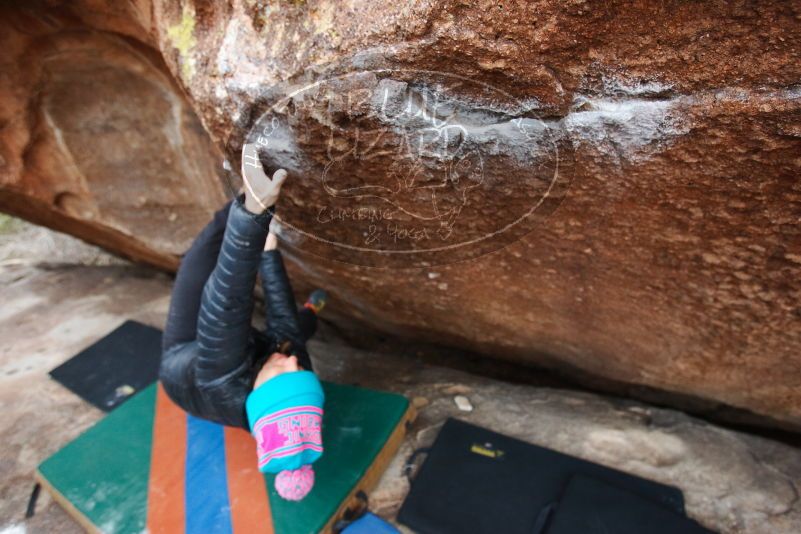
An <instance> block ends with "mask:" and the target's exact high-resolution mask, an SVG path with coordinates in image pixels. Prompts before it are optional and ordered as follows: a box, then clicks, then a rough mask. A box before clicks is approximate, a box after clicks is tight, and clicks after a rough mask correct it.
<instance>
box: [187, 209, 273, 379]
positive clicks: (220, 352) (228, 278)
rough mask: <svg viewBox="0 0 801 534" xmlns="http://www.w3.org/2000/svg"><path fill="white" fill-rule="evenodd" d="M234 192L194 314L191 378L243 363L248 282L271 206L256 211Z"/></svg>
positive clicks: (251, 279) (228, 370) (248, 316)
mask: <svg viewBox="0 0 801 534" xmlns="http://www.w3.org/2000/svg"><path fill="white" fill-rule="evenodd" d="M243 199H244V195H240V196H239V197H238V198H237V199H236V200H235V201H234V202H233V203H232V204H231V209H230V211H229V212H228V223H227V225H226V228H225V234H224V236H223V242H222V248H221V249H220V255H219V257H218V258H217V264H216V266H215V268H214V270H213V271H212V273H211V275H210V276H209V279H208V281H207V282H206V285H205V286H204V288H203V296H202V299H201V305H200V313H199V314H198V324H197V342H198V361H197V364H196V379H197V380H198V381H199V382H200V383H210V382H213V381H215V380H216V379H219V378H221V377H223V376H224V375H228V374H230V373H232V372H234V371H237V370H239V369H242V368H244V367H245V366H246V365H248V364H249V361H248V345H249V343H250V328H251V326H250V323H251V317H252V314H253V287H254V285H255V282H256V274H257V272H258V269H259V261H260V259H261V253H262V250H263V248H264V242H265V240H266V239H267V232H268V229H269V226H270V220H271V219H272V215H273V212H274V210H273V209H272V208H271V209H269V210H267V211H265V212H264V213H262V214H259V215H256V214H253V213H251V212H249V211H247V210H246V209H245V207H244V204H243Z"/></svg>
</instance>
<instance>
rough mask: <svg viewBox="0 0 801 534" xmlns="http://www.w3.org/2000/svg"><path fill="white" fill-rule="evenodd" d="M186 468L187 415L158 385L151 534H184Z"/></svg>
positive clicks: (149, 520)
mask: <svg viewBox="0 0 801 534" xmlns="http://www.w3.org/2000/svg"><path fill="white" fill-rule="evenodd" d="M185 467H186V412H184V411H183V410H182V409H181V408H180V407H178V405H176V404H175V403H174V402H172V400H170V398H169V397H168V396H167V393H165V392H164V387H163V386H162V385H161V383H159V384H158V391H157V393H156V417H155V420H154V422H153V449H152V452H151V457H150V484H149V487H148V492H147V530H148V533H149V534H157V533H161V532H163V533H165V534H181V533H183V532H184V531H185V525H186V513H185V509H184V490H185V488H184V486H185V478H186V477H185Z"/></svg>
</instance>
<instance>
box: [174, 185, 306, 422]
mask: <svg viewBox="0 0 801 534" xmlns="http://www.w3.org/2000/svg"><path fill="white" fill-rule="evenodd" d="M242 200H243V196H240V197H239V198H237V199H236V200H235V201H234V202H233V203H232V205H231V208H230V211H229V214H228V222H227V225H226V229H225V234H224V237H223V241H222V247H221V249H220V254H219V257H218V260H217V265H216V267H215V269H214V271H213V272H212V274H211V275H210V276H209V279H208V281H207V283H206V285H205V288H204V290H203V294H202V298H201V306H200V313H199V315H198V322H197V338H196V339H195V340H193V341H189V342H185V343H176V344H173V345H172V346H170V347H165V348H164V352H163V355H162V360H161V368H160V372H159V378H160V380H161V382H162V384H163V385H164V389H165V391H166V392H167V395H168V396H169V397H170V398H171V399H172V400H173V401H174V402H175V403H176V404H178V405H179V406H181V407H182V408H183V409H184V410H186V411H187V412H189V413H191V414H193V415H196V416H198V417H202V418H204V419H208V420H211V421H215V422H218V423H222V424H225V425H230V426H238V427H242V428H245V429H248V430H249V425H248V421H247V416H246V413H245V401H246V399H247V396H248V394H249V393H250V392H251V391H252V389H253V383H254V381H255V378H256V374H257V373H258V371H259V370H260V369H261V366H262V365H263V363H264V361H265V360H266V359H267V358H268V357H269V355H270V354H272V353H273V352H276V351H279V350H280V351H281V352H285V353H288V354H295V355H297V356H298V363H299V364H300V365H302V366H303V367H304V368H305V369H308V370H313V369H312V364H311V360H310V359H309V355H308V353H307V352H306V348H305V340H304V339H303V338H302V335H301V333H300V329H299V328H298V319H297V308H296V305H295V299H294V297H293V295H292V288H291V286H290V284H289V278H288V277H287V274H286V269H285V267H284V263H283V260H282V258H281V253H280V252H279V251H278V250H270V251H263V250H262V249H263V246H264V241H265V238H266V236H267V232H268V229H269V224H270V220H271V218H272V214H273V213H272V210H268V211H266V212H264V213H263V214H261V215H255V214H252V213H250V212H248V211H247V210H246V209H245V208H244V205H243V202H242ZM256 272H258V273H259V274H260V276H261V281H262V287H263V289H264V298H265V304H266V308H267V310H268V313H269V327H268V331H266V332H261V331H259V330H257V329H255V328H254V327H253V326H251V319H252V314H253V307H254V298H253V286H254V283H255V277H256Z"/></svg>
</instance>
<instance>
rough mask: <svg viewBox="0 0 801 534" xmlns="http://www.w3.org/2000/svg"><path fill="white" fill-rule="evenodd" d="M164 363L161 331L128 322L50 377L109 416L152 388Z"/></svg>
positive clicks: (69, 361) (57, 369)
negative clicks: (121, 405) (147, 388)
mask: <svg viewBox="0 0 801 534" xmlns="http://www.w3.org/2000/svg"><path fill="white" fill-rule="evenodd" d="M160 362H161V330H159V329H158V328H153V327H152V326H147V325H144V324H142V323H138V322H136V321H125V322H124V323H123V324H121V325H120V326H119V327H117V328H115V329H114V330H112V331H111V332H110V333H109V334H107V335H106V336H105V337H103V338H101V339H100V340H98V341H97V342H95V343H93V344H92V345H90V346H89V347H87V348H85V349H84V350H82V351H81V352H80V353H78V354H77V355H75V356H73V357H72V358H70V359H69V360H67V361H66V362H64V363H63V364H61V365H59V366H58V367H56V368H55V369H53V370H52V371H50V376H51V377H53V379H55V380H56V381H58V382H60V383H61V384H63V385H64V386H65V387H66V388H68V389H69V390H71V391H72V392H73V393H75V394H76V395H78V396H79V397H81V398H82V399H84V400H86V401H88V402H90V403H92V404H93V405H95V406H97V407H98V408H100V409H101V410H103V411H106V412H108V411H111V410H113V409H114V408H116V407H117V406H119V405H120V404H122V403H123V402H124V401H125V400H127V399H128V398H129V397H130V396H131V395H133V394H134V393H136V392H137V391H139V390H141V389H143V388H145V387H147V386H148V385H150V384H152V383H153V382H154V381H155V380H156V379H157V378H158V373H159V363H160Z"/></svg>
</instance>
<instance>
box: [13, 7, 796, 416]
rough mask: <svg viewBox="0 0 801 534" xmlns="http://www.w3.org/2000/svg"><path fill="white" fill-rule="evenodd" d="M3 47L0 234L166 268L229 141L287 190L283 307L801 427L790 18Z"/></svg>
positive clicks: (235, 32) (727, 16) (669, 16)
mask: <svg viewBox="0 0 801 534" xmlns="http://www.w3.org/2000/svg"><path fill="white" fill-rule="evenodd" d="M2 21H3V22H2V24H3V26H4V27H3V32H2V34H0V35H2V37H0V39H2V40H3V44H4V47H3V50H4V52H3V54H2V59H1V61H2V62H3V72H4V73H5V76H4V77H3V78H2V79H0V101H1V102H3V103H4V106H3V107H2V111H0V112H2V117H0V121H2V122H1V124H3V129H2V131H0V156H1V157H2V161H0V164H1V167H0V168H2V171H3V175H2V188H0V208H2V209H3V210H5V211H10V212H12V213H15V214H18V215H22V216H23V217H26V218H28V219H31V220H33V221H35V222H39V223H44V224H48V225H50V226H53V227H56V228H59V229H61V230H63V231H67V232H70V233H73V234H75V235H78V236H80V237H82V238H84V239H87V240H90V241H93V242H95V243H99V244H102V245H103V246H105V247H107V248H109V249H111V250H114V251H116V252H118V253H121V254H124V255H127V256H128V257H133V258H135V259H139V260H143V261H146V262H149V263H152V264H155V265H158V266H161V267H165V268H174V266H175V264H176V254H177V253H180V252H181V251H182V250H183V249H184V248H185V247H186V246H187V245H188V243H189V241H190V240H191V238H192V236H193V235H194V233H195V232H197V231H198V230H199V228H200V227H201V226H202V224H203V221H204V219H205V218H206V217H207V216H208V214H209V212H210V211H211V210H212V209H213V207H215V206H217V205H219V203H220V202H221V200H222V198H223V197H224V196H225V195H226V194H227V195H229V196H230V195H231V194H232V191H233V187H236V186H237V185H238V184H237V183H236V182H235V181H234V182H232V183H230V184H229V183H228V181H227V180H226V179H221V178H220V174H218V172H217V170H216V165H217V164H218V163H219V161H220V159H221V158H222V157H225V158H226V159H227V161H228V164H229V168H233V169H236V168H238V166H239V164H240V162H239V159H238V152H239V149H240V147H241V145H242V143H243V141H244V140H245V139H246V138H248V137H249V139H250V140H251V141H254V142H260V143H261V144H262V145H263V146H264V147H265V149H264V150H263V151H262V155H261V156H262V161H263V162H264V163H265V164H266V165H269V166H272V167H275V166H283V167H285V168H287V169H288V170H289V171H290V176H291V178H290V180H291V182H289V183H288V186H287V187H286V191H285V195H284V197H283V198H282V200H281V206H280V215H281V222H282V224H281V225H280V227H279V230H280V234H281V236H282V238H283V245H284V250H285V251H286V256H287V257H288V259H289V260H290V263H291V270H292V271H293V274H294V276H295V280H297V282H296V285H297V287H296V289H301V290H306V289H308V288H310V287H311V286H323V287H326V288H328V289H329V290H330V292H331V293H332V295H333V298H332V305H331V308H330V309H331V314H332V316H333V317H334V318H335V319H336V320H337V321H339V322H340V323H343V324H344V323H346V322H351V323H352V322H353V321H357V322H359V323H361V324H364V325H365V326H368V327H371V328H374V329H379V330H383V331H387V332H392V333H396V334H399V335H402V336H414V337H415V338H417V339H426V340H429V341H433V342H437V343H442V344H447V345H453V346H459V347H463V348H469V349H471V350H474V351H476V352H481V353H484V354H486V355H488V356H491V357H496V358H505V359H509V360H514V361H519V362H525V363H532V364H539V365H546V366H550V367H553V368H557V369H561V370H563V371H565V372H569V373H574V374H582V375H587V376H594V377H602V378H604V379H607V380H610V381H613V382H615V383H624V384H634V385H638V386H648V387H653V388H657V389H660V390H666V391H671V392H675V393H678V394H682V395H686V396H689V397H697V398H703V399H709V400H711V401H714V402H720V403H724V404H726V405H730V406H734V407H738V408H742V409H745V410H749V411H751V412H754V413H756V414H759V415H761V416H767V417H770V418H771V419H773V420H775V421H778V422H780V423H781V424H783V425H785V426H791V427H795V428H799V427H801V282H799V280H801V236H800V235H799V234H800V233H801V230H800V229H801V225H799V221H800V220H801V181H799V179H798V176H799V171H801V157H800V156H799V155H800V154H801V85H799V82H801V61H800V60H801V57H800V56H801V50H800V49H799V47H798V44H797V43H798V42H801V8H800V7H798V6H796V5H795V4H791V3H787V2H779V1H773V2H771V1H767V2H761V3H760V4H759V5H749V6H744V5H721V4H703V5H701V4H692V5H690V4H686V5H685V4H681V5H678V4H676V5H666V4H664V3H663V2H657V1H642V2H635V3H631V2H611V3H609V2H607V3H605V4H604V5H603V7H599V6H596V5H592V4H589V3H585V2H574V3H569V4H565V3H563V2H556V1H551V0H543V1H541V2H508V3H507V2H502V3H490V2H472V3H464V2H450V1H444V0H441V1H434V0H430V1H420V2H416V3H412V4H408V3H403V2H396V3H394V4H380V3H374V2H368V1H361V0H354V1H351V2H345V3H342V2H333V1H319V2H312V1H302V2H268V1H264V2H262V1H259V2H256V1H244V0H242V1H238V0H236V1H233V2H229V3H217V2H206V1H194V2H192V1H189V0H185V1H184V2H163V1H158V0H154V1H152V2H150V1H148V0H138V1H136V2H130V3H124V4H120V3H119V2H111V1H102V0H91V1H90V0H85V1H78V2H71V3H69V5H68V4H67V3H63V4H60V3H58V2H55V3H53V2H51V3H49V4H48V6H47V7H45V6H44V5H41V6H33V7H29V8H26V9H21V8H17V9H11V8H5V12H4V15H3V17H2ZM192 110H194V112H195V113H197V117H199V119H198V118H196V117H195V116H194V115H193V113H192ZM201 123H202V125H203V126H202V128H201V126H200V124H201ZM203 129H205V131H206V132H208V134H209V136H210V140H209V138H207V136H206V134H205V133H204V132H203ZM217 150H220V154H221V155H218V153H217V152H216V151H217Z"/></svg>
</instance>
